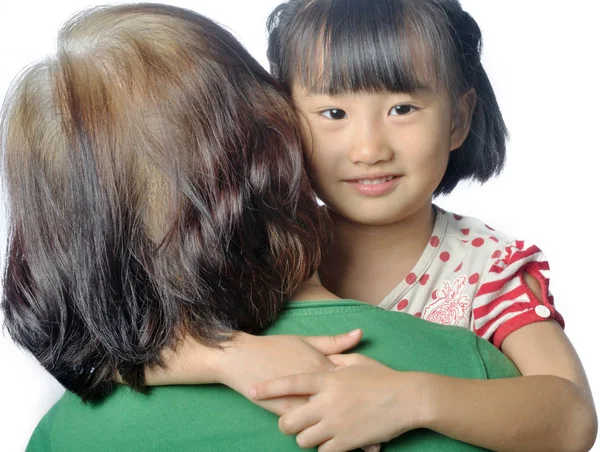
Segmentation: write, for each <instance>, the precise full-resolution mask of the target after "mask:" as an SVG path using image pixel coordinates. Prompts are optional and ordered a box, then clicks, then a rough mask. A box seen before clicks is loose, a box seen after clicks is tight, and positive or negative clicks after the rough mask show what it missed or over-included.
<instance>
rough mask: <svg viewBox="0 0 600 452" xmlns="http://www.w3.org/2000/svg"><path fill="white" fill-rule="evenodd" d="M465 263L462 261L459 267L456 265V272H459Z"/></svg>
mask: <svg viewBox="0 0 600 452" xmlns="http://www.w3.org/2000/svg"><path fill="white" fill-rule="evenodd" d="M462 266H463V263H462V262H461V263H460V265H459V266H458V267H456V270H454V273H456V272H459V271H460V269H461V268H462Z"/></svg>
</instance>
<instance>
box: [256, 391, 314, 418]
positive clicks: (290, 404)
mask: <svg viewBox="0 0 600 452" xmlns="http://www.w3.org/2000/svg"><path fill="white" fill-rule="evenodd" d="M306 402H308V396H290V397H279V398H276V399H269V400H262V401H256V403H257V404H258V405H259V406H260V407H261V408H264V409H265V410H268V411H270V412H271V413H275V414H276V415H277V416H283V415H284V414H288V413H290V412H292V411H294V410H297V409H298V408H300V407H301V406H303V405H306Z"/></svg>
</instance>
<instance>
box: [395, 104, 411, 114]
mask: <svg viewBox="0 0 600 452" xmlns="http://www.w3.org/2000/svg"><path fill="white" fill-rule="evenodd" d="M414 110H415V107H413V106H412V105H406V104H400V105H396V106H394V107H392V109H391V110H390V112H389V115H390V116H404V115H407V114H409V113H412V112H413V111H414Z"/></svg>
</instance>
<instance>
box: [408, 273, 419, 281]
mask: <svg viewBox="0 0 600 452" xmlns="http://www.w3.org/2000/svg"><path fill="white" fill-rule="evenodd" d="M416 282H417V275H415V274H414V273H409V274H408V275H407V276H406V283H407V284H414V283H416Z"/></svg>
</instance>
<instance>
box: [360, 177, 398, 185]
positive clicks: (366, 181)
mask: <svg viewBox="0 0 600 452" xmlns="http://www.w3.org/2000/svg"><path fill="white" fill-rule="evenodd" d="M397 177H398V176H387V177H380V178H378V179H357V180H355V181H352V182H355V183H357V184H360V185H378V184H384V183H385V182H389V181H391V180H393V179H396V178H397Z"/></svg>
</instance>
